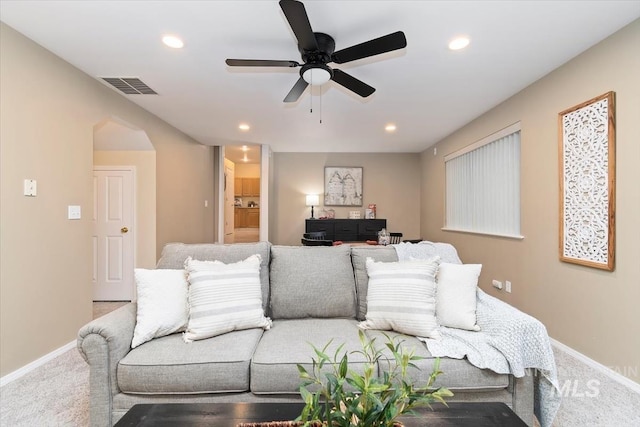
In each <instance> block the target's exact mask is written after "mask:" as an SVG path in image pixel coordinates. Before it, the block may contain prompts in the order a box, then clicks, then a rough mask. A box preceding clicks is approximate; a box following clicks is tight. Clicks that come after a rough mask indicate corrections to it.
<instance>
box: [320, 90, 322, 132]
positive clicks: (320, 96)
mask: <svg viewBox="0 0 640 427" xmlns="http://www.w3.org/2000/svg"><path fill="white" fill-rule="evenodd" d="M320 124H322V86H320Z"/></svg>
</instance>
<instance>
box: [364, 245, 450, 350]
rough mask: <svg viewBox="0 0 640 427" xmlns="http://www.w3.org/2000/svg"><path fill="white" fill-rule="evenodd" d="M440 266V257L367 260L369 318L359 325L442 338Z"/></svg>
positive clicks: (367, 327)
mask: <svg viewBox="0 0 640 427" xmlns="http://www.w3.org/2000/svg"><path fill="white" fill-rule="evenodd" d="M439 264H440V257H438V256H435V257H433V258H431V259H428V260H411V261H399V262H376V261H374V260H373V259H371V258H367V261H366V266H367V273H368V274H369V291H368V296H367V315H366V320H364V321H362V322H360V323H359V324H358V326H359V327H361V328H363V329H382V330H394V331H396V332H402V333H404V334H408V335H415V336H418V337H429V338H436V339H437V338H440V333H439V332H438V321H437V320H436V281H435V275H436V272H437V270H438V265H439Z"/></svg>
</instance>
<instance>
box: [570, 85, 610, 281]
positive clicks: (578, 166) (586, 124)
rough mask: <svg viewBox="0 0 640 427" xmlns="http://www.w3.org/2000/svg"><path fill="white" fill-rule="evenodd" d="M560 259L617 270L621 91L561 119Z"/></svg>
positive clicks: (598, 98)
mask: <svg viewBox="0 0 640 427" xmlns="http://www.w3.org/2000/svg"><path fill="white" fill-rule="evenodd" d="M558 117H559V119H558V122H559V123H558V129H559V138H558V139H559V151H560V152H559V159H560V174H559V175H560V260H562V261H564V262H570V263H574V264H581V265H585V266H588V267H594V268H600V269H603V270H609V271H612V270H613V269H614V251H615V224H616V222H615V200H616V197H615V194H616V192H615V187H616V181H615V176H616V158H615V142H616V138H615V128H616V122H615V93H614V92H607V93H605V94H603V95H601V96H598V97H596V98H593V99H590V100H589V101H586V102H583V103H582V104H579V105H576V106H574V107H572V108H569V109H568V110H565V111H563V112H561V113H559V115H558Z"/></svg>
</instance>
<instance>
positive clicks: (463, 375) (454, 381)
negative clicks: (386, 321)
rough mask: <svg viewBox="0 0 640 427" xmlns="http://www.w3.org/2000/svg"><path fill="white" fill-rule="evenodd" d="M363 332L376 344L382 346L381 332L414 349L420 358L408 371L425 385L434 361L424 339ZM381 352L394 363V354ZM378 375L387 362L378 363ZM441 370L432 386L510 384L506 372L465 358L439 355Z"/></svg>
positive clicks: (457, 387)
mask: <svg viewBox="0 0 640 427" xmlns="http://www.w3.org/2000/svg"><path fill="white" fill-rule="evenodd" d="M365 334H366V335H367V337H369V338H370V339H375V340H376V348H383V347H384V344H385V343H386V342H387V338H386V337H385V335H384V334H386V335H387V336H389V337H391V338H392V339H393V340H396V341H397V342H399V341H402V344H401V347H402V348H406V349H407V350H408V351H409V350H412V351H414V354H415V355H416V356H420V357H422V358H423V359H420V360H415V361H414V362H413V363H414V365H416V366H417V368H418V369H415V368H409V371H408V372H409V375H410V378H411V380H412V381H414V382H415V384H416V385H420V386H424V385H425V384H426V382H427V381H428V379H429V375H431V372H432V371H433V365H434V363H435V361H436V358H434V357H433V356H432V355H431V353H429V350H428V349H427V346H426V345H425V343H424V342H422V341H420V340H419V339H418V338H416V337H413V336H408V335H403V334H399V333H397V332H393V331H385V332H382V331H375V330H367V331H365ZM384 353H385V354H387V355H388V356H389V359H390V360H389V363H391V366H393V364H394V363H395V362H394V361H393V360H391V359H392V358H393V356H392V355H391V353H390V352H389V351H388V350H386V349H385V350H384ZM378 369H379V372H378V375H383V373H384V371H388V370H389V365H388V364H387V363H386V361H385V362H384V363H378ZM440 370H441V371H442V372H443V373H442V374H441V375H439V376H438V377H437V379H436V382H435V384H434V386H435V387H447V388H448V389H450V390H451V391H453V392H454V393H455V392H456V391H491V390H496V389H504V388H506V387H507V386H508V385H509V375H507V374H497V373H495V372H493V371H491V370H489V369H480V368H476V367H475V366H473V365H472V364H471V363H469V362H468V361H467V359H451V358H447V357H443V358H440Z"/></svg>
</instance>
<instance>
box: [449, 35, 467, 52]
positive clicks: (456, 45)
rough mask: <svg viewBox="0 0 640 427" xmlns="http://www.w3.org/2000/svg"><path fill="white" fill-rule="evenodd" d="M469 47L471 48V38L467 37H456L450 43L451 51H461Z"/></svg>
mask: <svg viewBox="0 0 640 427" xmlns="http://www.w3.org/2000/svg"><path fill="white" fill-rule="evenodd" d="M467 46H469V38H468V37H465V36H462V37H456V38H455V39H453V40H451V41H450V42H449V49H451V50H460V49H464V48H465V47H467Z"/></svg>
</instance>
